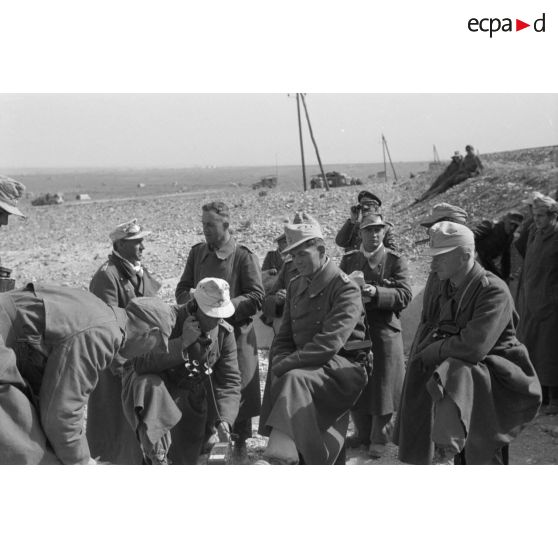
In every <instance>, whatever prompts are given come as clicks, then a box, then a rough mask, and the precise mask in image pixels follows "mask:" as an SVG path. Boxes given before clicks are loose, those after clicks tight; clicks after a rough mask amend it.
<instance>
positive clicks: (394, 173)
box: [382, 135, 397, 181]
mask: <svg viewBox="0 0 558 558" xmlns="http://www.w3.org/2000/svg"><path fill="white" fill-rule="evenodd" d="M382 138H383V139H384V145H385V146H386V153H387V156H388V159H389V164H390V165H391V170H392V171H393V176H394V178H395V180H396V181H397V173H396V172H395V167H394V166H393V163H392V161H391V155H390V154H389V148H388V144H387V141H386V138H384V136H383V135H382Z"/></svg>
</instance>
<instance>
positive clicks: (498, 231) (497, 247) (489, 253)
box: [473, 221, 513, 283]
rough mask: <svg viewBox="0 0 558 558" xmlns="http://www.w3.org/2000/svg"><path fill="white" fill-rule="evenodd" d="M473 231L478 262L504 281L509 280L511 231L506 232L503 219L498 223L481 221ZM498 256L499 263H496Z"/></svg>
mask: <svg viewBox="0 0 558 558" xmlns="http://www.w3.org/2000/svg"><path fill="white" fill-rule="evenodd" d="M473 232H474V233H475V248H476V250H477V255H478V259H479V262H480V264H481V265H482V266H483V267H484V269H486V270H487V271H490V272H492V273H494V274H495V275H497V276H498V277H500V279H503V280H504V281H506V283H507V282H509V280H510V271H511V245H512V242H513V233H507V232H506V230H505V226H504V222H503V221H499V222H498V223H493V222H491V221H483V222H482V223H481V224H480V225H478V226H477V227H476V228H475V230H474V231H473ZM498 258H499V259H500V261H499V265H497V263H496V260H498Z"/></svg>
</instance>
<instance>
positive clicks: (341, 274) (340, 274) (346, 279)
mask: <svg viewBox="0 0 558 558" xmlns="http://www.w3.org/2000/svg"><path fill="white" fill-rule="evenodd" d="M339 277H341V281H343V283H349V282H350V281H351V280H350V279H349V276H348V275H347V274H346V273H344V272H343V271H340V272H339Z"/></svg>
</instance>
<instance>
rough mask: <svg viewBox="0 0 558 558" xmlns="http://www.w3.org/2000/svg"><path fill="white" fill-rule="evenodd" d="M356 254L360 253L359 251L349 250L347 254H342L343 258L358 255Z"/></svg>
mask: <svg viewBox="0 0 558 558" xmlns="http://www.w3.org/2000/svg"><path fill="white" fill-rule="evenodd" d="M358 253H360V250H349V251H348V252H345V253H344V254H343V257H345V256H354V255H355V254H358Z"/></svg>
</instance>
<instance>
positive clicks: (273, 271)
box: [267, 267, 279, 275]
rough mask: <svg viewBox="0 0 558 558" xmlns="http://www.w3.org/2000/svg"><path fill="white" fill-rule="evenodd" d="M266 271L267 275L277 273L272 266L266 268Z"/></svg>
mask: <svg viewBox="0 0 558 558" xmlns="http://www.w3.org/2000/svg"><path fill="white" fill-rule="evenodd" d="M267 273H268V274H269V275H277V273H279V272H278V271H277V269H275V268H274V267H272V268H271V269H268V270H267Z"/></svg>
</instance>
